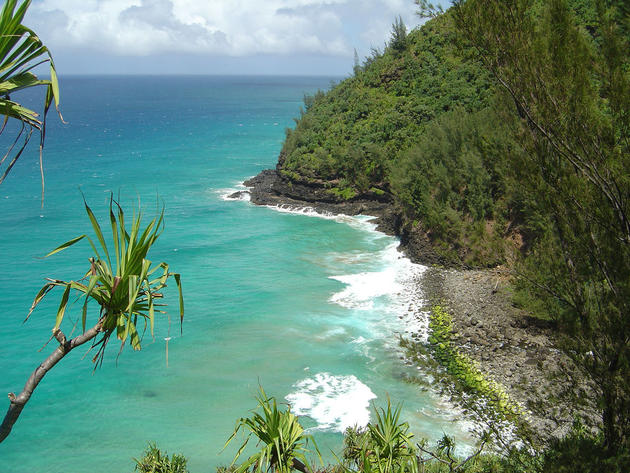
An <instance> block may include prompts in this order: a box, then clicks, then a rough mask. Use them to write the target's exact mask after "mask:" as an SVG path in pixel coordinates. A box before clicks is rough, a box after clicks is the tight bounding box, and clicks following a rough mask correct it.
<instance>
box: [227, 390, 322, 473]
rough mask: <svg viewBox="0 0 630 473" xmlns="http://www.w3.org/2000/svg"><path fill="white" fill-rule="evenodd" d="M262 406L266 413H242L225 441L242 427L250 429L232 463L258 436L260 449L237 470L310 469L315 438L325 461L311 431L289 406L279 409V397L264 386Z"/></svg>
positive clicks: (239, 472)
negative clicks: (303, 425)
mask: <svg viewBox="0 0 630 473" xmlns="http://www.w3.org/2000/svg"><path fill="white" fill-rule="evenodd" d="M256 398H257V400H258V407H259V408H260V409H261V410H262V413H259V412H254V413H253V415H252V416H251V417H242V418H241V419H239V420H238V422H237V423H236V428H235V429H234V432H233V433H232V435H231V436H230V438H229V439H228V440H227V442H226V443H225V446H224V447H223V448H225V447H227V446H228V445H229V444H230V442H231V441H232V440H233V439H234V437H236V435H237V434H238V432H239V431H240V430H243V431H249V434H248V435H247V437H246V438H245V441H244V442H243V443H242V444H241V446H240V448H239V449H238V451H237V453H236V456H235V457H234V461H233V462H232V465H231V466H233V465H234V463H236V461H237V460H238V459H239V458H240V456H241V454H242V453H243V450H245V447H246V446H247V443H248V442H249V439H250V438H251V437H252V435H253V436H254V437H256V438H257V439H258V446H259V448H258V451H257V452H256V453H254V454H253V455H251V456H250V457H249V458H248V459H247V460H246V461H245V462H244V463H243V464H242V465H240V466H239V467H238V468H237V469H236V473H244V472H246V471H248V470H249V469H250V468H251V469H252V471H254V472H255V473H263V472H268V471H274V472H277V473H290V472H291V471H292V470H298V471H301V472H302V473H310V472H311V471H312V469H311V468H310V467H309V466H308V460H307V459H306V455H307V454H308V453H309V452H310V450H309V448H308V443H309V442H311V443H312V444H313V446H314V448H315V451H316V453H317V455H318V457H319V459H320V461H321V455H320V454H319V449H318V448H317V444H316V443H315V440H314V439H313V437H312V436H311V435H308V434H306V433H305V432H304V428H303V427H302V426H301V425H300V422H299V420H298V418H297V416H296V415H295V414H293V413H292V412H291V408H290V407H289V408H288V409H287V410H286V411H283V410H281V409H278V404H277V402H276V399H275V398H273V397H269V396H267V394H266V393H265V391H264V390H263V388H262V387H260V390H259V392H258V395H257V397H256Z"/></svg>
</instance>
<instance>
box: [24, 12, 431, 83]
mask: <svg viewBox="0 0 630 473" xmlns="http://www.w3.org/2000/svg"><path fill="white" fill-rule="evenodd" d="M417 9H418V7H417V6H416V4H415V3H414V1H413V0H33V3H32V5H31V7H30V9H29V12H28V14H27V17H26V19H25V21H24V23H25V24H26V25H27V26H29V27H30V28H32V29H33V30H35V32H36V33H37V34H38V35H39V37H40V38H41V39H42V40H43V41H44V43H45V44H46V45H47V46H48V47H49V49H50V50H51V51H52V54H53V57H54V59H55V64H56V67H57V70H58V71H60V72H61V73H65V74H292V75H329V76H335V75H336V76H343V75H347V74H349V73H350V71H351V70H352V66H353V61H354V50H355V49H356V50H357V52H358V54H359V57H360V58H364V57H365V56H367V55H369V54H370V51H371V48H373V47H374V48H382V47H383V44H384V43H385V42H386V41H387V40H388V38H389V36H390V32H391V28H392V23H393V22H394V20H395V18H396V17H397V16H399V15H400V16H401V17H402V19H403V21H404V22H405V24H406V25H407V27H408V29H411V28H413V27H415V26H417V25H418V24H420V23H421V22H422V19H421V18H420V17H418V16H417V15H416V12H417Z"/></svg>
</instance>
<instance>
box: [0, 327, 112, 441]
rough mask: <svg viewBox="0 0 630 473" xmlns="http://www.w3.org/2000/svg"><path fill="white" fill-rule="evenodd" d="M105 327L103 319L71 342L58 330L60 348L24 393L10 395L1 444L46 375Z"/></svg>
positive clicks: (24, 389)
mask: <svg viewBox="0 0 630 473" xmlns="http://www.w3.org/2000/svg"><path fill="white" fill-rule="evenodd" d="M102 325H103V319H101V320H99V321H98V323H97V324H96V325H95V326H94V327H92V328H91V329H89V330H86V331H85V332H84V333H82V334H81V335H78V336H76V337H74V338H72V339H70V340H67V339H66V336H65V335H64V334H63V332H62V331H61V330H56V331H55V332H54V333H53V336H54V337H55V338H56V339H57V341H58V342H59V346H58V347H57V348H56V349H55V350H54V351H53V352H52V353H51V354H50V355H49V356H48V358H46V359H45V360H44V361H43V362H42V363H41V364H40V365H39V366H38V367H37V368H35V370H34V371H33V372H32V373H31V376H30V377H29V378H28V381H26V384H25V385H24V388H23V389H22V392H21V393H20V394H18V395H17V396H16V395H15V394H13V393H9V400H10V401H11V403H10V404H9V409H8V410H7V413H6V414H5V416H4V420H3V421H2V425H0V443H1V442H2V441H3V440H4V439H5V438H7V436H8V435H9V434H10V433H11V429H12V428H13V424H15V422H16V421H17V420H18V417H19V416H20V414H21V413H22V409H24V406H25V405H26V403H27V402H28V401H29V399H30V398H31V396H32V394H33V391H34V390H35V388H36V387H37V385H38V384H39V383H40V381H41V380H42V379H43V378H44V376H45V375H46V373H48V371H50V369H51V368H52V367H54V366H55V365H56V364H57V363H58V362H59V361H60V360H61V359H62V358H63V357H64V356H66V355H67V354H68V353H70V352H71V351H72V350H73V349H74V348H76V347H78V346H80V345H83V344H84V343H85V342H88V341H90V340H92V339H93V338H94V337H96V335H98V333H99V332H100V331H101V328H102Z"/></svg>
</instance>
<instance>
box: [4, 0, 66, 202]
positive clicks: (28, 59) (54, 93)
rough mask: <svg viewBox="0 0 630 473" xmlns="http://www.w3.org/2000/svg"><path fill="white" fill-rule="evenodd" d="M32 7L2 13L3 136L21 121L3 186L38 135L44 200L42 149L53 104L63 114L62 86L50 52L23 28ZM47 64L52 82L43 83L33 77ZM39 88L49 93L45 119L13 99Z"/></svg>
mask: <svg viewBox="0 0 630 473" xmlns="http://www.w3.org/2000/svg"><path fill="white" fill-rule="evenodd" d="M30 3H31V2H30V0H26V1H24V2H22V3H21V4H20V5H19V7H18V5H17V0H7V1H6V2H5V4H4V7H3V8H2V13H0V113H1V114H2V115H4V120H3V123H2V126H1V127H0V134H2V133H3V132H4V131H5V129H6V126H7V124H8V123H9V121H17V122H19V126H20V128H19V131H17V134H16V137H15V139H14V140H13V141H12V143H11V144H10V145H9V146H8V149H7V151H6V153H5V154H4V155H3V156H2V157H0V184H1V183H2V182H3V181H4V179H5V178H6V177H7V175H8V174H9V172H10V171H11V169H12V168H13V166H14V165H15V163H16V161H17V160H18V158H19V157H20V156H21V155H22V153H23V151H24V150H25V149H26V145H27V144H28V142H29V140H30V139H31V136H32V135H33V133H34V132H37V133H39V136H40V143H39V151H40V154H39V162H40V172H41V174H42V198H43V195H44V173H43V166H42V149H43V146H44V138H45V136H46V115H47V114H48V111H49V110H50V107H51V105H52V104H53V102H54V104H55V107H56V108H57V110H59V85H58V82H57V73H56V70H55V64H54V62H53V59H52V56H51V54H50V51H49V50H48V48H47V47H46V46H45V45H44V44H43V43H42V41H41V40H40V39H39V37H38V36H37V35H36V34H35V33H34V32H33V31H32V30H31V29H29V28H27V27H26V26H24V25H23V24H22V20H23V19H24V15H25V14H26V11H27V9H28V7H29V5H30ZM44 63H48V65H49V71H50V79H39V78H38V77H37V76H36V75H35V74H34V73H33V70H34V69H35V68H37V67H38V66H41V65H42V64H44ZM36 87H42V88H44V89H45V90H46V95H45V99H44V107H43V108H44V111H43V116H40V114H38V113H37V112H35V111H34V110H31V109H29V108H27V107H24V106H23V105H21V104H20V103H18V102H16V101H15V100H13V99H12V96H13V94H14V93H16V92H19V91H22V90H24V89H32V88H36ZM60 116H61V115H60Z"/></svg>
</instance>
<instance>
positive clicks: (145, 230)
mask: <svg viewBox="0 0 630 473" xmlns="http://www.w3.org/2000/svg"><path fill="white" fill-rule="evenodd" d="M84 204H85V211H86V213H87V215H88V218H89V220H90V223H91V225H92V229H93V231H94V234H95V235H96V238H97V241H98V245H99V247H100V252H99V248H98V247H97V245H96V244H95V243H94V241H93V240H92V239H91V238H90V237H89V236H87V235H85V234H83V235H80V236H78V237H76V238H73V239H72V240H69V241H67V242H66V243H64V244H62V245H60V246H59V247H57V248H56V249H54V250H53V251H51V252H50V253H48V254H47V255H46V257H49V256H52V255H54V254H55V253H58V252H60V251H63V250H66V249H67V248H69V247H71V246H73V245H75V244H76V243H78V242H80V241H81V240H83V239H86V240H87V241H88V242H89V244H90V246H91V248H92V251H93V252H94V256H93V257H91V258H89V262H90V268H89V270H88V271H87V273H86V274H85V276H83V278H82V279H80V280H78V281H61V280H58V279H49V281H50V282H48V283H47V284H45V285H44V286H43V287H42V289H41V290H40V291H39V293H38V294H37V296H36V297H35V300H34V301H33V304H32V306H31V310H30V312H29V314H28V316H27V319H28V317H30V315H31V313H32V312H33V310H34V309H35V308H36V307H37V305H38V304H39V303H40V302H41V301H42V299H43V298H44V297H45V296H46V295H47V294H48V293H49V292H50V291H51V290H53V289H54V288H56V287H60V288H63V294H62V297H61V302H60V303H59V308H58V310H57V315H56V319H55V324H54V326H53V329H52V330H53V334H55V333H57V332H58V331H59V329H60V327H61V324H62V322H63V320H64V316H65V314H66V309H67V305H68V302H69V300H70V295H71V293H73V292H74V293H76V294H77V296H78V298H79V299H81V298H82V299H83V305H82V311H81V326H82V330H83V332H85V330H86V324H87V316H88V304H89V303H90V302H91V301H93V302H96V304H97V305H98V306H99V312H98V316H97V322H96V323H97V325H98V327H99V336H98V337H97V340H95V342H94V344H93V346H98V350H97V353H96V355H95V356H94V358H93V361H94V362H98V361H99V360H100V361H101V362H102V360H103V355H104V352H105V348H106V346H107V343H108V341H109V339H110V336H111V335H112V334H113V333H116V337H117V338H118V339H119V340H120V342H121V347H120V349H121V350H122V349H123V347H124V346H125V343H126V342H127V341H129V343H130V345H131V346H132V348H133V349H134V350H140V348H141V339H142V336H141V332H140V331H139V327H138V325H139V323H141V324H143V325H144V329H143V331H144V330H146V328H147V325H148V326H149V327H150V332H151V335H153V326H154V322H155V312H156V310H157V311H158V312H162V311H161V310H158V309H156V308H158V307H161V306H163V304H158V303H157V302H156V300H158V299H160V298H162V293H161V291H162V289H164V288H165V287H166V285H167V281H168V279H169V278H170V277H173V278H174V279H175V282H176V284H177V287H178V290H179V311H180V322H181V321H183V318H184V301H183V296H182V288H181V283H180V275H179V274H177V273H171V272H170V270H169V266H168V264H166V263H160V264H158V265H157V266H154V267H152V262H151V261H150V260H149V259H147V257H148V253H149V250H150V249H151V247H152V246H153V244H154V243H155V241H156V240H157V239H158V237H159V236H160V234H161V233H162V230H163V227H164V225H163V218H164V210H162V212H161V213H160V215H159V216H158V217H155V218H153V219H152V220H151V221H150V222H149V224H148V225H147V226H146V227H141V225H142V213H141V212H140V211H139V212H138V213H137V214H136V215H134V217H133V218H132V224H131V229H130V231H129V230H128V228H127V227H126V225H125V214H124V212H123V209H122V207H121V206H120V205H119V204H118V202H116V201H114V200H113V199H110V205H109V223H110V226H111V232H112V241H113V245H114V247H113V252H111V251H110V250H111V249H110V248H109V247H108V245H107V243H106V241H105V237H104V235H103V231H102V229H101V226H100V224H99V223H98V221H97V219H96V217H95V215H94V213H93V212H92V209H91V208H90V207H89V206H88V205H87V203H84ZM112 258H115V259H114V260H112ZM113 263H115V266H114V264H113Z"/></svg>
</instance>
